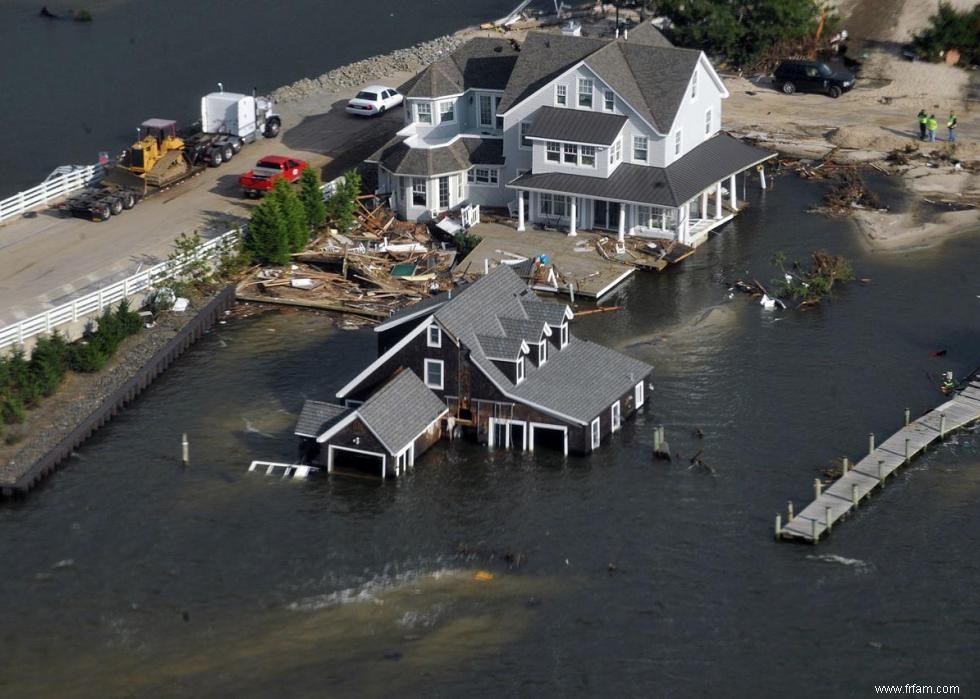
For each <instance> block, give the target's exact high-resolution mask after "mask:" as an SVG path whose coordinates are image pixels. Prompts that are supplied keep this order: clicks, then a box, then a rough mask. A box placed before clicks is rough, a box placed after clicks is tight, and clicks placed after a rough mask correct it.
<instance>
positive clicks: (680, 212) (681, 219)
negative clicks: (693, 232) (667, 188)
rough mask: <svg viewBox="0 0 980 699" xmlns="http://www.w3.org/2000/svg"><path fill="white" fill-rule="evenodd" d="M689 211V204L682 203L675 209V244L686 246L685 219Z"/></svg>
mask: <svg viewBox="0 0 980 699" xmlns="http://www.w3.org/2000/svg"><path fill="white" fill-rule="evenodd" d="M690 211H691V202H684V203H683V204H681V206H680V208H678V209H677V218H678V221H677V242H678V243H682V244H684V245H687V219H688V214H689V213H690Z"/></svg>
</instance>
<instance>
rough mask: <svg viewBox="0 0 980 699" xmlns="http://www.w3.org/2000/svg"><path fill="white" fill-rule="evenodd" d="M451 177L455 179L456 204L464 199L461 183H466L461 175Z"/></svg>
mask: <svg viewBox="0 0 980 699" xmlns="http://www.w3.org/2000/svg"><path fill="white" fill-rule="evenodd" d="M453 177H454V178H455V179H456V203H457V204H458V203H460V202H461V201H463V199H465V198H466V197H465V195H464V194H463V183H464V182H466V178H465V177H463V176H462V175H453Z"/></svg>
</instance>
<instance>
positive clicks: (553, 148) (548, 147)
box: [544, 141, 561, 163]
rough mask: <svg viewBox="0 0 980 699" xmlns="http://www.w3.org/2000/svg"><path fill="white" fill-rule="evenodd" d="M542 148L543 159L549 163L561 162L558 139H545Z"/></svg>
mask: <svg viewBox="0 0 980 699" xmlns="http://www.w3.org/2000/svg"><path fill="white" fill-rule="evenodd" d="M544 149H545V150H544V159H545V160H547V161H548V162H550V163H560V162H561V144H560V143H559V142H558V141H546V142H545V144H544ZM552 156H554V157H552Z"/></svg>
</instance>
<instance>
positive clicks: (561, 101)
mask: <svg viewBox="0 0 980 699" xmlns="http://www.w3.org/2000/svg"><path fill="white" fill-rule="evenodd" d="M555 106H556V107H567V106H568V86H567V85H560V84H559V85H555Z"/></svg>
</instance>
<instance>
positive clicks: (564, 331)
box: [559, 323, 568, 348]
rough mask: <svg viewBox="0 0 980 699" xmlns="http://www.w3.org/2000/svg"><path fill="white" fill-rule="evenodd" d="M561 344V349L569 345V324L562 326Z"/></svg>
mask: <svg viewBox="0 0 980 699" xmlns="http://www.w3.org/2000/svg"><path fill="white" fill-rule="evenodd" d="M559 344H560V347H561V348H564V347H565V346H566V345H568V323H562V324H561V341H560V343H559Z"/></svg>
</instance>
